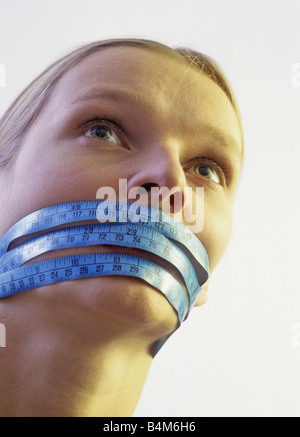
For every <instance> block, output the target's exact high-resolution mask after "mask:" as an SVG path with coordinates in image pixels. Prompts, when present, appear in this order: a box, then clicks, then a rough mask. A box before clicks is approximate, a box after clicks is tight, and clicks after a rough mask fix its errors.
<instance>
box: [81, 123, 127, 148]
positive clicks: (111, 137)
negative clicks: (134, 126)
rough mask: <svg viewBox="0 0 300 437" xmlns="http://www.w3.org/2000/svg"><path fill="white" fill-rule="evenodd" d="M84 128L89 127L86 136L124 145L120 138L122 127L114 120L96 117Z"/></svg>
mask: <svg viewBox="0 0 300 437" xmlns="http://www.w3.org/2000/svg"><path fill="white" fill-rule="evenodd" d="M84 129H88V130H87V131H86V132H85V136H87V137H90V138H95V139H97V140H100V141H106V142H108V143H113V144H120V145H123V142H122V140H121V139H120V136H121V134H122V129H121V128H120V127H119V126H118V125H117V124H115V123H114V122H112V121H109V120H103V119H99V118H96V119H93V120H91V121H88V122H87V123H85V124H84Z"/></svg>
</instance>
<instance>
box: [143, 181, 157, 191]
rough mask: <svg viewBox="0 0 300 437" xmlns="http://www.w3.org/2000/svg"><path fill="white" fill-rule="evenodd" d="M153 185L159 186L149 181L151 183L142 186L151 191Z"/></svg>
mask: <svg viewBox="0 0 300 437" xmlns="http://www.w3.org/2000/svg"><path fill="white" fill-rule="evenodd" d="M152 187H158V185H157V184H153V183H152V182H149V183H146V184H143V185H142V188H145V190H146V191H150V190H151V188H152Z"/></svg>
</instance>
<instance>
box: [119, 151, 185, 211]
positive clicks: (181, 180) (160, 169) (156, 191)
mask: <svg viewBox="0 0 300 437" xmlns="http://www.w3.org/2000/svg"><path fill="white" fill-rule="evenodd" d="M135 165H136V171H135V173H134V174H133V175H132V177H131V178H130V179H129V180H128V184H127V187H128V197H130V195H133V196H135V195H136V194H139V196H140V199H139V202H140V203H147V204H148V205H150V204H151V206H152V207H154V208H160V209H161V208H162V207H163V206H165V205H166V204H169V205H170V213H176V212H179V210H182V209H183V207H184V202H185V199H184V187H185V186H186V177H185V172H184V170H183V168H182V165H181V163H180V159H179V153H178V149H177V148H175V147H168V146H167V145H156V146H155V147H153V148H151V150H150V151H148V152H147V153H145V152H144V153H143V154H141V155H140V156H139V157H138V161H137V162H136V163H135ZM141 188H142V189H141ZM149 201H150V202H151V203H149Z"/></svg>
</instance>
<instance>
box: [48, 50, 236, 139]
mask: <svg viewBox="0 0 300 437" xmlns="http://www.w3.org/2000/svg"><path fill="white" fill-rule="evenodd" d="M101 96H105V97H111V98H112V99H114V100H115V101H117V100H118V99H119V100H120V101H121V100H122V102H123V103H124V102H126V101H128V103H130V104H131V105H132V104H134V106H136V107H139V109H141V110H145V109H146V110H147V111H148V114H149V115H152V116H153V118H155V116H157V120H160V121H161V122H165V123H166V122H169V121H170V120H171V119H172V120H173V121H176V123H177V124H178V125H180V126H181V128H183V127H184V128H185V130H186V131H192V130H194V129H195V128H197V126H200V125H207V126H214V125H216V127H218V128H219V129H223V130H225V131H226V133H228V134H230V135H231V136H233V137H234V138H235V141H236V142H237V143H238V144H241V133H240V129H239V125H238V121H237V118H236V114H235V112H234V110H233V107H232V105H231V103H230V101H229V100H228V98H227V96H226V95H225V93H224V92H223V90H222V89H221V88H220V87H219V86H218V85H217V84H215V83H214V82H213V81H212V80H211V79H209V78H208V77H207V76H206V75H205V74H203V73H201V71H200V70H198V69H196V68H195V67H192V66H190V65H188V64H186V63H183V62H181V61H179V60H178V59H177V58H175V57H174V58H173V57H171V56H169V55H166V54H162V53H157V52H154V51H153V50H148V49H141V48H135V47H113V48H105V49H103V50H101V51H98V52H96V53H94V54H92V55H90V56H88V57H87V58H85V59H84V60H82V61H80V62H79V63H78V64H77V65H75V66H74V67H72V68H71V69H70V70H69V71H68V72H67V73H65V74H64V76H63V77H62V79H61V81H60V82H59V84H58V86H57V87H56V88H55V90H54V93H53V95H52V96H51V100H52V99H54V100H55V101H56V104H57V105H56V106H57V108H62V107H66V106H67V105H69V104H75V103H80V102H84V101H88V99H97V98H98V99H99V101H101ZM174 124H175V123H173V127H174ZM217 125H218V126H217Z"/></svg>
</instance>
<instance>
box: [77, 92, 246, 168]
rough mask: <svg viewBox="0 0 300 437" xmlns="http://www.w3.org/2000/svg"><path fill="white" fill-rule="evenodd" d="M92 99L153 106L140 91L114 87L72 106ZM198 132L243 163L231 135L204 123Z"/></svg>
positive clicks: (87, 93)
mask: <svg viewBox="0 0 300 437" xmlns="http://www.w3.org/2000/svg"><path fill="white" fill-rule="evenodd" d="M91 99H107V100H111V101H114V102H116V103H124V102H130V103H131V104H133V105H134V106H136V107H137V108H141V107H143V108H145V107H146V108H147V107H148V108H150V107H151V105H152V103H151V102H149V96H146V97H145V96H144V94H143V93H141V92H139V91H138V90H131V89H128V88H125V87H122V86H114V88H113V89H111V88H106V87H103V88H99V87H97V88H92V89H89V90H88V91H87V92H86V93H85V94H84V95H82V96H79V97H78V98H77V99H75V100H74V101H73V102H72V104H77V103H83V102H87V101H88V100H91ZM233 110H234V109H233ZM197 131H199V132H201V134H203V135H204V136H205V137H207V138H208V140H209V139H211V140H212V141H214V145H216V146H217V147H218V148H219V149H220V151H224V149H227V150H228V151H229V150H230V151H232V152H234V154H235V155H236V157H237V158H238V159H239V160H240V161H242V159H243V144H241V145H240V144H239V143H238V142H237V141H236V139H235V138H234V137H233V136H232V135H231V134H230V133H228V132H226V131H224V130H223V129H220V128H219V127H217V126H213V125H211V124H208V123H203V122H201V123H198V124H197ZM221 149H222V150H221Z"/></svg>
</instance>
